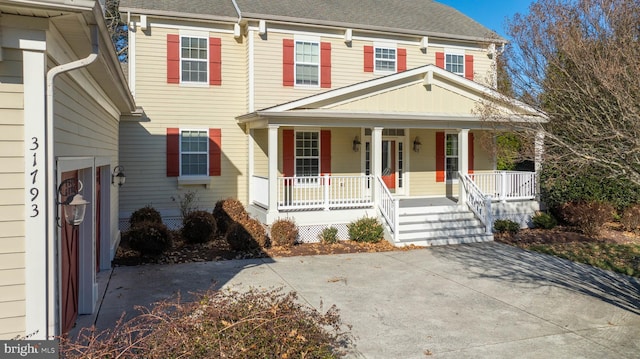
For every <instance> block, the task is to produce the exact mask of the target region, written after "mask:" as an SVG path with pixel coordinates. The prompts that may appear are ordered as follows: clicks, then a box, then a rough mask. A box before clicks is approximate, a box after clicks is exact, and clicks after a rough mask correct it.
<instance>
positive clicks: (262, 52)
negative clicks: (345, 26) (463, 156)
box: [254, 29, 492, 109]
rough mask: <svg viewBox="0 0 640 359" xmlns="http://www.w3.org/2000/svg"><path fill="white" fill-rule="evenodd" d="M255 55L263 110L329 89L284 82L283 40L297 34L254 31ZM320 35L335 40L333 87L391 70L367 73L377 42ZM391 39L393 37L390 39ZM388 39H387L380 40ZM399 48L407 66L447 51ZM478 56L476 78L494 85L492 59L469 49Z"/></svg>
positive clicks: (257, 93) (257, 99)
mask: <svg viewBox="0 0 640 359" xmlns="http://www.w3.org/2000/svg"><path fill="white" fill-rule="evenodd" d="M254 36H255V37H254V54H255V108H256V109H261V108H266V107H270V106H273V105H276V104H280V103H284V102H287V101H291V100H294V99H297V98H301V97H305V96H310V95H313V94H316V93H320V92H324V91H326V90H327V89H324V88H320V87H319V86H318V87H317V88H313V87H302V86H299V87H296V86H283V85H282V40H283V39H285V38H286V39H293V38H294V35H293V34H284V33H282V32H278V31H277V30H275V29H270V30H269V36H268V37H266V40H265V39H262V38H261V37H260V36H259V35H258V34H257V32H255V33H254ZM316 36H318V37H319V38H320V41H321V42H329V43H331V74H332V76H331V88H333V89H335V88H339V87H343V86H347V85H351V84H354V83H358V82H362V81H366V80H370V79H373V78H377V77H380V76H384V75H387V74H388V73H375V72H364V46H372V45H373V41H361V40H354V41H352V42H351V45H350V46H348V45H347V44H345V42H344V41H343V39H342V38H330V37H322V34H321V33H317V34H316ZM390 41H391V40H390ZM380 42H384V41H380ZM397 47H398V48H404V49H406V50H407V69H408V70H409V69H412V68H416V67H419V66H424V65H427V64H435V54H436V52H443V51H444V47H443V46H433V47H429V48H428V50H427V51H426V53H425V52H424V51H422V50H421V49H420V47H419V45H417V43H416V45H405V44H398V45H397ZM465 53H466V54H469V55H473V56H474V73H475V76H474V80H475V81H478V82H480V83H485V84H488V85H490V84H491V81H485V80H487V79H489V80H491V78H490V77H489V76H488V75H489V73H488V71H489V70H490V69H491V63H492V60H491V59H489V58H488V57H487V52H486V51H482V50H465Z"/></svg>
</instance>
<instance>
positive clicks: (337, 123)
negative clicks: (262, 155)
mask: <svg viewBox="0 0 640 359" xmlns="http://www.w3.org/2000/svg"><path fill="white" fill-rule="evenodd" d="M483 101H490V102H491V104H492V106H493V107H495V108H497V109H498V110H499V111H500V112H501V113H503V114H506V115H507V116H508V117H513V118H518V119H522V120H523V121H536V122H539V121H544V116H543V115H542V114H541V113H539V112H537V111H536V110H535V109H533V108H530V107H528V106H526V105H525V104H522V103H520V102H518V101H516V100H514V99H510V98H506V97H504V96H502V95H500V94H498V93H497V92H496V91H494V90H492V89H490V88H488V87H485V86H483V85H480V84H478V83H476V82H473V81H470V80H467V79H465V78H463V77H461V76H458V75H455V74H452V73H450V72H448V71H445V70H443V69H440V68H438V67H436V66H434V65H426V66H421V67H418V68H415V69H412V70H409V71H405V72H401V73H396V74H392V75H388V76H384V77H380V78H377V79H373V80H369V81H365V82H361V83H357V84H354V85H350V86H346V87H342V88H338V89H334V90H330V91H326V92H323V93H319V94H316V95H313V96H309V97H305V98H302V99H299V100H295V101H291V102H287V103H283V104H280V105H277V106H273V107H269V108H265V109H262V110H258V111H255V112H252V113H248V114H245V115H242V116H239V117H237V120H238V122H239V123H240V124H244V125H246V126H248V127H251V128H260V127H265V126H268V125H285V126H286V125H295V126H331V127H365V126H366V127H371V126H380V127H396V128H400V127H411V128H470V129H479V128H485V127H487V124H486V123H485V122H484V121H482V120H481V116H480V115H478V113H477V111H476V107H477V106H478V105H479V104H480V103H482V102H483Z"/></svg>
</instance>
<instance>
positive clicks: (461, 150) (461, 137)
mask: <svg viewBox="0 0 640 359" xmlns="http://www.w3.org/2000/svg"><path fill="white" fill-rule="evenodd" d="M458 172H460V173H461V174H462V175H466V174H468V173H469V129H468V128H463V129H461V130H460V131H459V132H458ZM466 198H467V193H466V192H465V190H464V186H463V185H462V180H458V204H459V205H461V206H463V205H465V204H466Z"/></svg>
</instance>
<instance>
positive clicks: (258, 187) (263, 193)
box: [251, 176, 269, 208]
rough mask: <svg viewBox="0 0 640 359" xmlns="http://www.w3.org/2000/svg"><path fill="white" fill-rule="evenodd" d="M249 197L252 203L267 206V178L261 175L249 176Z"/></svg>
mask: <svg viewBox="0 0 640 359" xmlns="http://www.w3.org/2000/svg"><path fill="white" fill-rule="evenodd" d="M251 198H252V200H253V203H255V204H257V205H260V206H262V207H264V208H269V178H268V177H261V176H253V177H251Z"/></svg>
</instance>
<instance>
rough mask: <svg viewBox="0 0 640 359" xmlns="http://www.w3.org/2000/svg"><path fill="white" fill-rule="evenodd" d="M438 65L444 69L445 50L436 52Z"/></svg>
mask: <svg viewBox="0 0 640 359" xmlns="http://www.w3.org/2000/svg"><path fill="white" fill-rule="evenodd" d="M436 66H438V67H439V68H441V69H444V52H436Z"/></svg>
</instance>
